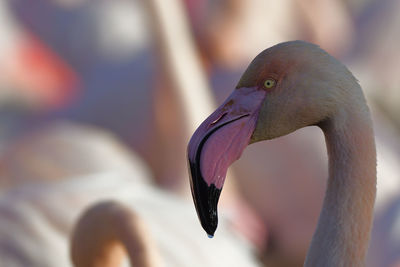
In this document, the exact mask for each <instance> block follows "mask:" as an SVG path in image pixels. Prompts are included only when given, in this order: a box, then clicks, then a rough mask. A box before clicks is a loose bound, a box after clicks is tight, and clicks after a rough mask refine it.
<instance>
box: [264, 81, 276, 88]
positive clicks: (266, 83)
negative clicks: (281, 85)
mask: <svg viewBox="0 0 400 267" xmlns="http://www.w3.org/2000/svg"><path fill="white" fill-rule="evenodd" d="M275 83H276V82H275V80H273V79H267V80H265V82H264V87H265V88H268V89H270V88H272V87H274V85H275Z"/></svg>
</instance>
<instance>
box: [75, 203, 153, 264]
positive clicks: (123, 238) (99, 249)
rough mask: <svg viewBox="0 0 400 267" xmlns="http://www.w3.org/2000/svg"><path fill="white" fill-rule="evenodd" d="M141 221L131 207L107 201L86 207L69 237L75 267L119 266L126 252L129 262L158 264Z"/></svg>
mask: <svg viewBox="0 0 400 267" xmlns="http://www.w3.org/2000/svg"><path fill="white" fill-rule="evenodd" d="M147 233H148V231H146V229H145V226H144V225H143V222H142V221H141V220H140V218H139V217H138V216H137V215H136V214H134V213H133V212H132V211H131V210H130V209H128V208H126V207H124V206H123V205H121V204H119V203H117V202H112V201H107V202H101V203H99V204H96V205H94V206H92V207H91V208H89V209H88V210H87V211H86V212H85V213H84V214H83V215H82V217H81V218H80V219H79V221H78V223H77V225H76V227H75V230H74V233H73V235H72V239H71V258H72V261H73V263H74V266H75V267H117V266H118V267H119V266H121V263H122V260H123V258H124V255H125V254H126V253H127V254H128V256H129V260H130V263H131V266H133V267H136V266H140V267H154V266H159V265H158V262H156V261H158V260H159V257H158V255H156V252H157V251H156V248H155V246H153V245H152V243H151V240H150V238H149V236H148V235H146V234H147Z"/></svg>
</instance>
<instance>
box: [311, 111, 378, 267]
mask: <svg viewBox="0 0 400 267" xmlns="http://www.w3.org/2000/svg"><path fill="white" fill-rule="evenodd" d="M363 105H364V106H365V108H362V109H354V110H351V109H350V110H348V111H347V112H346V111H344V110H342V111H341V114H339V115H337V116H335V118H333V119H328V120H327V121H325V122H323V123H322V124H321V125H320V126H321V128H322V130H323V131H324V134H325V140H326V145H327V150H328V156H329V179H328V182H327V189H326V194H325V199H324V203H323V207H322V211H321V214H320V218H319V221H318V225H317V229H316V232H315V233H314V236H313V239H312V242H311V246H310V249H309V252H308V254H307V258H306V261H305V266H327V267H329V266H364V260H365V254H366V251H367V249H368V243H369V238H370V231H371V225H372V219H373V206H374V202H375V194H376V152H375V142H374V136H373V130H372V123H371V120H370V115H369V111H368V108H367V107H366V105H365V104H363ZM360 110H361V111H360Z"/></svg>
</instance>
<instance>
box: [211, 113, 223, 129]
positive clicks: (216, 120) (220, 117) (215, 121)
mask: <svg viewBox="0 0 400 267" xmlns="http://www.w3.org/2000/svg"><path fill="white" fill-rule="evenodd" d="M226 114H227V113H226V112H225V113H223V114H221V115H220V116H219V117H218V118H216V119H215V120H214V121H213V122H211V123H210V126H213V125H214V124H216V123H217V122H219V121H220V120H221V119H222V118H223V117H225V115H226Z"/></svg>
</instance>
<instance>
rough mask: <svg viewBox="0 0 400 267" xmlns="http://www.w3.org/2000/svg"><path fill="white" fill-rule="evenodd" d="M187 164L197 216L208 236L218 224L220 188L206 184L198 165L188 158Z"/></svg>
mask: <svg viewBox="0 0 400 267" xmlns="http://www.w3.org/2000/svg"><path fill="white" fill-rule="evenodd" d="M189 166H190V170H189V174H190V185H191V189H192V196H193V201H194V204H195V207H196V211H197V216H198V217H199V220H200V223H201V226H202V227H203V229H204V230H205V231H206V232H207V234H208V236H209V237H212V236H214V233H215V230H216V229H217V226H218V212H217V204H218V200H219V196H220V194H221V189H218V188H217V187H216V186H215V185H214V184H211V185H210V186H209V185H207V183H206V182H205V180H204V178H203V176H202V174H201V171H200V168H199V166H198V165H196V164H195V163H193V162H191V161H190V160H189Z"/></svg>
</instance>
